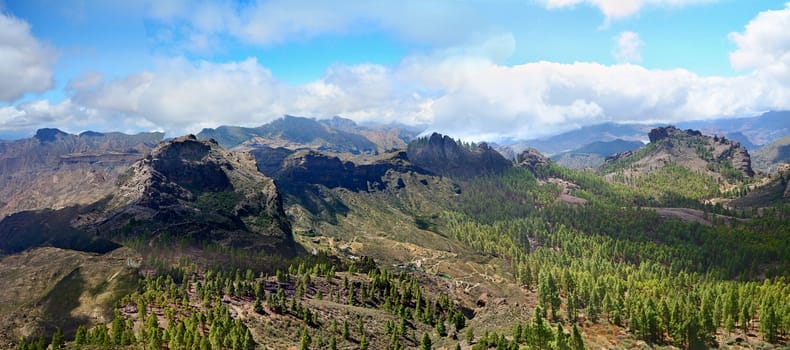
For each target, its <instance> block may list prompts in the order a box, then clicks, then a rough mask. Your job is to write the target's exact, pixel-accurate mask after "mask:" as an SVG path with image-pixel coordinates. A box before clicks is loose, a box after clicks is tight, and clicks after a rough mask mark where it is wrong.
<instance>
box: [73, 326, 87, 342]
mask: <svg viewBox="0 0 790 350" xmlns="http://www.w3.org/2000/svg"><path fill="white" fill-rule="evenodd" d="M87 338H88V327H85V325H80V326H79V327H77V332H76V333H75V334H74V344H75V345H85V344H86V342H87V340H88V339H87Z"/></svg>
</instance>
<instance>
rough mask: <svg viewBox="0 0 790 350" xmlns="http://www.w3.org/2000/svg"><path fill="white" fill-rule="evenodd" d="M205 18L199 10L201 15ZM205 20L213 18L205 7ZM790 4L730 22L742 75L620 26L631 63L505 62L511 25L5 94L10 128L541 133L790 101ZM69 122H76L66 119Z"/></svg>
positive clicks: (93, 77) (2, 124)
mask: <svg viewBox="0 0 790 350" xmlns="http://www.w3.org/2000/svg"><path fill="white" fill-rule="evenodd" d="M201 23H202V22H201ZM201 25H203V26H206V27H212V26H214V25H216V24H214V22H212V21H211V20H209V19H207V20H206V22H205V24H201ZM785 28H790V4H788V6H786V8H785V9H782V10H777V11H766V12H763V13H760V14H759V15H758V16H756V17H755V18H754V19H753V20H752V21H751V22H750V23H749V24H748V25H746V26H745V28H744V29H743V31H742V32H737V33H731V34H730V35H729V37H730V39H731V40H732V42H733V43H734V44H735V45H736V49H735V50H734V51H733V52H732V53H731V55H730V60H731V62H732V65H733V66H734V67H737V68H740V69H744V71H743V72H742V73H741V74H740V75H738V76H734V77H717V76H700V75H697V74H695V73H693V72H691V71H688V70H684V69H671V70H656V69H647V68H645V67H642V66H639V65H635V64H633V63H627V62H637V61H638V60H639V47H640V45H641V40H639V36H638V34H636V33H630V32H624V33H621V35H620V36H619V37H618V38H617V39H618V40H616V42H617V44H616V50H615V51H614V53H616V54H619V55H621V56H622V58H623V59H622V61H623V63H620V64H613V65H604V64H599V63H590V62H575V63H555V62H546V61H539V62H530V63H525V64H517V65H506V64H503V63H501V62H502V59H503V57H508V56H509V55H510V54H511V53H512V51H513V50H514V48H515V42H514V41H513V38H512V36H509V35H497V36H490V37H488V38H487V39H485V40H481V41H478V42H476V43H472V44H467V45H460V46H456V47H450V48H445V49H440V50H436V51H435V52H432V53H428V54H419V55H417V54H415V55H410V56H407V57H405V58H403V59H402V60H401V61H400V62H399V63H398V64H395V65H391V66H385V65H378V64H359V65H343V64H337V65H333V66H331V67H329V68H328V69H327V70H326V72H325V73H324V75H323V76H322V77H321V78H320V79H317V80H315V81H311V82H309V83H305V84H298V85H293V84H287V83H284V82H282V81H281V80H279V79H277V77H274V76H272V73H271V71H269V70H268V69H267V68H266V67H264V66H262V65H261V64H260V63H259V62H258V61H256V60H255V59H254V58H250V59H246V60H242V61H236V62H225V63H212V62H208V61H197V62H195V61H190V60H187V59H185V58H169V59H162V60H161V61H160V62H159V64H158V66H157V67H156V68H155V69H152V70H151V71H148V72H140V73H136V74H131V75H128V76H125V77H120V78H114V79H106V78H104V77H102V76H101V75H100V74H98V73H90V74H86V75H85V76H83V77H81V78H79V79H75V80H74V81H72V82H70V83H69V85H68V92H69V98H67V99H66V100H64V101H62V102H60V103H55V104H52V103H49V102H47V101H34V102H29V103H25V104H21V105H17V106H6V107H2V108H0V130H19V129H33V128H36V127H43V126H56V127H62V128H65V129H66V130H70V131H74V132H76V131H81V130H74V128H78V127H86V128H88V127H93V128H99V129H102V130H109V129H121V130H122V131H134V130H140V129H148V130H150V129H158V130H165V131H167V132H168V133H169V134H171V135H177V134H181V133H186V132H198V131H200V129H202V128H204V127H216V126H218V125H222V124H226V125H227V124H230V125H246V126H257V125H261V124H264V123H267V122H269V121H272V120H274V119H276V118H279V117H281V116H282V115H283V114H294V115H304V116H308V117H317V118H323V117H331V116H333V115H342V116H345V117H349V118H351V119H354V120H357V121H374V122H401V123H407V124H417V123H421V124H428V125H429V126H430V129H431V130H436V131H441V132H444V133H446V134H450V135H453V136H454V137H462V138H465V139H472V140H496V139H501V138H515V139H519V138H531V137H537V136H543V135H548V134H552V133H556V132H561V131H565V130H569V129H572V128H576V127H579V126H583V125H590V124H595V123H599V122H610V121H611V122H677V121H683V120H690V119H706V118H718V117H726V116H746V115H753V114H757V113H760V112H763V111H766V110H772V109H773V110H781V109H790V70H789V69H788V67H790V54H788V52H790V32H788V31H786V30H784V29H785ZM69 128H71V129H69Z"/></svg>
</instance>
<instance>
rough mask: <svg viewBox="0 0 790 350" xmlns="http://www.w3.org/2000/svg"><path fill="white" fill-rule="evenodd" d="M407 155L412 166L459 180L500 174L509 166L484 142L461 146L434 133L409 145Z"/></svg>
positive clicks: (448, 138)
mask: <svg viewBox="0 0 790 350" xmlns="http://www.w3.org/2000/svg"><path fill="white" fill-rule="evenodd" d="M408 156H409V160H410V161H411V162H412V163H414V164H415V165H417V166H419V167H421V168H423V169H426V170H428V171H430V172H432V173H434V174H437V175H443V176H451V177H459V178H470V177H475V176H479V175H484V174H490V173H501V172H503V171H504V170H505V169H507V168H510V167H511V166H512V165H513V164H512V163H511V162H510V161H509V160H507V159H505V157H503V156H502V155H501V154H500V153H499V152H497V151H495V150H494V149H493V148H491V147H489V146H488V144H486V143H481V144H479V145H469V146H462V145H459V144H458V143H457V142H456V141H455V140H453V139H452V138H450V137H449V136H442V135H441V134H438V133H433V134H432V135H431V136H430V137H429V138H427V139H421V140H417V141H415V142H412V143H411V144H410V145H409V150H408Z"/></svg>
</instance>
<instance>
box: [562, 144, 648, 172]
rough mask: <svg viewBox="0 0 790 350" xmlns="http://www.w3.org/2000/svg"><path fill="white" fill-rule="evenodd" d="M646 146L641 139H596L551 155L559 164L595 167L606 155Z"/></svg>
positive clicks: (574, 167)
mask: <svg viewBox="0 0 790 350" xmlns="http://www.w3.org/2000/svg"><path fill="white" fill-rule="evenodd" d="M642 146H644V143H642V142H641V141H626V140H622V139H616V140H612V141H596V142H593V143H590V144H588V145H584V146H582V147H581V148H578V149H575V150H573V151H569V152H562V153H559V154H556V155H554V156H552V157H551V160H553V161H554V162H556V163H557V164H559V165H562V166H566V167H569V168H573V169H586V168H595V167H597V166H599V165H601V164H603V163H604V161H605V160H606V157H608V156H611V155H614V154H617V153H620V152H626V151H633V150H635V149H637V148H639V147H642Z"/></svg>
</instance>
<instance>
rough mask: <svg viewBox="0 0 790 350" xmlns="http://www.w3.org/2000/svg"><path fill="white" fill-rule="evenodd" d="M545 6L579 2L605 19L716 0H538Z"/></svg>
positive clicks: (559, 5)
mask: <svg viewBox="0 0 790 350" xmlns="http://www.w3.org/2000/svg"><path fill="white" fill-rule="evenodd" d="M539 1H540V2H542V3H543V4H544V5H545V6H546V7H548V8H550V9H553V8H566V7H574V6H576V5H579V4H586V5H590V6H594V7H597V8H598V9H599V10H600V11H601V12H602V13H603V14H604V15H605V16H606V18H607V19H622V18H626V17H631V16H633V15H635V14H637V13H638V12H639V11H641V10H642V8H644V7H646V6H663V7H684V6H688V5H694V4H701V3H707V2H713V1H716V0H539Z"/></svg>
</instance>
